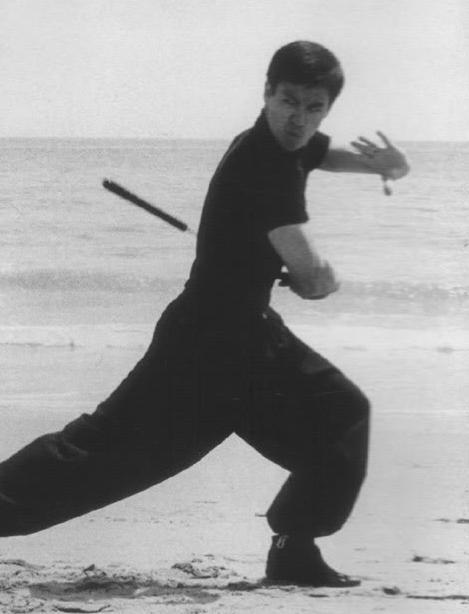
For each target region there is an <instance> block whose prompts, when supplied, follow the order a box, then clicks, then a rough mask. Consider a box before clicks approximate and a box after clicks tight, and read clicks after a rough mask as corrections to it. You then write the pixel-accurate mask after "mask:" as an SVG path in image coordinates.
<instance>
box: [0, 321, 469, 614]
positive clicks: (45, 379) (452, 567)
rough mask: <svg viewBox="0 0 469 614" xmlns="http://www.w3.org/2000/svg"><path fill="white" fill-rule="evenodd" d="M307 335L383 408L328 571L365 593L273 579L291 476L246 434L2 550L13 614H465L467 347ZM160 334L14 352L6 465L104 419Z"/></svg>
mask: <svg viewBox="0 0 469 614" xmlns="http://www.w3.org/2000/svg"><path fill="white" fill-rule="evenodd" d="M294 330H296V332H298V334H300V335H301V336H302V337H303V338H305V339H306V340H307V341H308V342H311V343H312V345H313V346H314V347H315V348H316V349H318V350H319V351H320V352H323V353H324V354H325V355H326V356H327V357H328V358H330V359H331V360H332V361H333V362H335V363H336V364H337V365H338V366H340V367H341V368H342V369H343V370H344V371H345V372H346V373H347V374H348V375H349V376H350V377H351V378H352V379H354V380H355V381H356V382H357V383H358V384H359V385H360V386H361V387H362V388H363V390H365V391H366V392H367V394H368V396H369V397H370V399H371V401H372V403H373V407H374V417H373V424H372V439H371V451H370V468H369V474H368V478H367V481H366V483H365V486H364V487H363V489H362V492H361V496H360V498H359V501H358V504H357V506H356V507H355V510H354V512H353V515H352V516H351V518H350V520H349V522H348V523H347V524H346V526H345V527H344V528H343V530H342V531H340V532H339V533H337V534H336V535H334V536H331V537H329V538H324V539H321V540H320V542H319V545H320V546H321V549H322V550H323V553H324V555H325V558H326V560H327V561H328V562H329V563H330V564H332V565H333V566H335V567H337V568H338V569H339V570H341V571H344V572H347V573H351V574H353V575H358V576H359V577H360V578H361V579H362V584H361V586H359V587H357V588H352V589H341V590H338V589H324V588H318V589H313V588H297V587H291V586H282V587H269V586H267V585H266V584H264V583H263V581H262V578H263V573H264V564H265V555H266V551H267V549H268V546H269V541H270V532H269V530H268V527H267V525H266V523H265V519H264V518H263V517H262V515H263V514H264V513H265V510H266V509H267V507H268V505H269V502H270V500H271V499H272V497H273V496H274V494H275V493H276V490H277V489H278V487H279V486H280V484H281V483H282V480H283V479H284V478H285V476H286V474H285V472H284V471H283V470H281V469H280V468H278V467H276V466H274V465H273V464H272V463H269V462H268V461H266V460H265V459H263V458H262V457H261V456H260V455H259V454H257V453H256V452H255V451H254V450H252V449H251V448H249V447H248V446H247V445H246V444H245V443H244V442H242V441H241V440H239V439H237V438H236V437H231V438H230V439H228V440H227V441H226V442H224V443H223V444H222V445H221V446H219V447H218V448H217V449H215V450H214V451H213V452H212V453H211V454H209V455H208V456H207V457H205V458H204V459H203V460H202V461H201V462H200V463H199V464H197V465H196V466H194V467H192V468H191V469H189V470H187V471H185V472H183V473H182V474H180V475H178V476H177V477H175V478H173V479H172V480H170V481H167V482H165V483H163V484H160V485H158V486H156V487H154V488H151V489H149V490H148V491H146V492H144V493H141V494H139V495H137V496H134V497H132V498H130V499H127V500H125V501H122V502H119V503H116V504H114V505H112V506H109V507H107V508H105V509H102V510H99V511H97V512H94V513H92V514H89V515H86V516H83V517H81V518H77V519H75V520H72V521H70V522H67V523H65V524H63V525H60V526H57V527H54V528H52V529H49V530H46V531H43V532H40V533H38V534H35V535H31V536H27V537H13V538H6V539H2V540H0V586H1V592H0V611H1V612H5V613H13V612H18V613H19V612H21V613H22V612H101V611H103V612H122V613H138V614H140V613H142V614H146V613H148V614H149V613H156V612H158V613H163V614H165V613H171V614H201V613H205V612H207V613H211V612H217V613H218V612H220V613H228V612H230V613H231V612H244V611H251V612H255V613H256V614H257V613H259V614H273V613H276V612H283V613H293V614H297V613H298V614H301V613H303V612H305V613H306V612H308V613H311V612H314V613H317V614H332V613H333V614H368V613H370V614H371V613H372V612H373V613H374V612H384V613H388V612H389V613H391V612H392V613H393V614H394V613H396V612H398V613H399V614H407V613H409V614H416V613H420V612H422V613H423V612H425V613H426V614H433V613H437V612H438V613H439V614H440V613H445V614H446V613H453V612H454V613H455V614H456V613H459V612H463V611H465V610H466V609H467V607H468V605H469V582H468V577H469V575H468V574H467V571H468V568H467V559H468V554H469V539H468V529H469V509H468V508H469V487H468V483H467V472H468V469H469V448H468V446H467V434H468V431H469V418H468V414H467V408H466V407H465V400H466V399H467V398H468V396H469V378H468V377H467V372H468V366H469V342H468V339H467V337H466V338H464V337H462V336H461V335H460V334H458V333H457V332H455V333H454V334H451V333H449V332H445V333H444V334H442V336H441V339H439V338H438V336H435V334H434V332H432V334H431V335H429V334H428V335H427V333H426V331H415V330H395V329H389V330H384V329H379V328H376V329H372V328H369V329H367V330H363V329H359V328H358V327H357V328H354V327H344V328H343V329H341V328H340V327H334V328H332V329H331V330H327V329H324V328H322V329H317V330H316V329H311V328H308V327H297V328H296V329H294ZM150 332H151V331H144V330H137V331H136V332H135V331H134V332H132V333H131V335H133V337H132V343H128V340H127V341H126V343H123V344H122V345H121V346H120V347H106V345H109V346H110V345H112V344H111V343H104V344H103V343H100V344H96V345H93V344H88V345H86V346H84V347H80V346H77V345H71V346H70V347H43V346H38V347H35V346H34V345H31V346H29V347H28V346H25V345H11V346H8V347H7V348H6V349H5V350H4V352H3V353H4V355H5V359H4V361H3V365H2V379H3V386H2V390H3V392H2V398H1V399H0V406H1V410H2V416H3V421H2V423H3V424H2V431H1V433H0V452H1V456H2V458H5V457H6V456H8V455H9V454H11V453H13V452H14V451H16V450H17V449H18V447H19V446H21V445H24V444H26V443H28V442H29V441H30V440H31V439H32V438H33V437H35V436H38V435H40V434H42V433H44V432H45V431H50V430H56V429H59V428H61V427H62V426H63V424H64V423H65V422H67V421H68V420H70V419H72V418H74V417H75V416H76V415H78V414H79V413H82V412H84V411H87V412H89V411H92V410H93V408H94V406H95V405H96V404H97V403H98V402H99V401H100V400H102V399H103V398H104V397H105V396H107V394H108V393H109V392H111V391H112V389H113V388H114V387H115V385H116V384H117V383H118V382H119V381H120V380H121V379H122V378H123V377H124V376H125V375H126V373H127V372H128V371H129V370H130V369H131V368H132V366H133V364H134V363H135V361H136V360H137V359H138V358H139V357H140V355H141V354H142V352H143V350H144V347H145V340H146V337H148V336H149V334H150ZM364 340H366V341H365V342H364ZM117 345H119V344H117Z"/></svg>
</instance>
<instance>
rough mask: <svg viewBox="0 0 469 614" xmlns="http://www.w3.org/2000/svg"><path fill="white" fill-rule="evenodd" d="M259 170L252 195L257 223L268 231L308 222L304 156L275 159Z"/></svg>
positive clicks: (255, 225)
mask: <svg viewBox="0 0 469 614" xmlns="http://www.w3.org/2000/svg"><path fill="white" fill-rule="evenodd" d="M257 170H258V172H257V173H256V175H255V180H254V181H253V184H252V188H251V193H250V198H249V201H250V202H249V208H250V217H251V221H252V224H253V225H254V227H255V228H256V229H257V230H259V231H261V232H268V231H270V230H273V229H274V228H278V227H280V226H288V225H290V224H302V223H304V222H307V221H308V219H309V218H308V214H307V212H306V202H305V195H304V189H305V170H304V167H303V164H302V163H301V161H300V159H299V158H294V157H292V158H290V159H274V160H273V161H272V160H271V161H270V162H268V163H267V164H266V165H262V166H260V167H259V168H258V169H257Z"/></svg>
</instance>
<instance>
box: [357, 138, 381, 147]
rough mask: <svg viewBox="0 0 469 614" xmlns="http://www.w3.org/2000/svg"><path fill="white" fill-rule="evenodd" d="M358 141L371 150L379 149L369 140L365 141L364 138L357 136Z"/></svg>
mask: <svg viewBox="0 0 469 614" xmlns="http://www.w3.org/2000/svg"><path fill="white" fill-rule="evenodd" d="M358 140H359V141H362V143H366V144H367V145H368V146H369V147H372V148H373V149H379V147H378V145H376V143H373V141H370V139H367V138H365V137H364V136H359V137H358Z"/></svg>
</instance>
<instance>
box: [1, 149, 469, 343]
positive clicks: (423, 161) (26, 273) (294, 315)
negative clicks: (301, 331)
mask: <svg viewBox="0 0 469 614" xmlns="http://www.w3.org/2000/svg"><path fill="white" fill-rule="evenodd" d="M226 146H227V143H226V142H221V141H202V140H201V141H195V140H192V141H191V140H138V139H128V140H112V139H111V140H95V139H73V140H62V139H2V140H0V225H1V226H0V227H1V241H0V312H1V316H2V317H1V321H0V348H1V347H3V349H2V350H1V351H2V353H3V352H5V351H6V350H7V347H8V345H11V344H20V345H21V344H37V345H41V344H43V345H67V344H72V345H78V346H79V345H86V344H87V343H91V342H93V343H100V342H102V343H103V345H109V344H110V343H111V340H112V339H114V342H115V343H117V344H119V343H122V344H126V343H131V342H132V339H133V337H132V335H131V334H130V335H126V334H124V333H125V332H126V331H127V332H131V331H141V330H143V329H150V328H151V327H152V326H153V323H154V321H155V320H156V319H157V317H158V316H159V314H160V313H161V311H162V310H163V309H164V307H165V305H166V304H167V303H168V302H169V301H170V300H171V299H172V298H174V297H175V296H176V295H177V294H178V292H179V291H180V290H181V289H182V287H183V284H184V281H185V279H186V277H187V274H188V271H189V268H190V265H191V262H192V259H193V256H194V247H195V238H194V237H193V236H191V235H190V234H189V233H183V232H181V231H179V230H177V229H175V228H173V227H171V226H169V225H168V224H166V223H165V222H163V221H161V220H158V219H156V218H154V217H152V216H150V215H149V214H148V213H146V212H145V211H142V210H141V209H138V208H137V207H135V206H134V205H132V204H130V203H128V202H126V201H124V200H122V199H120V198H118V197H117V196H115V195H114V194H111V193H109V192H107V191H106V190H104V189H103V187H102V180H103V179H104V178H108V179H112V180H114V181H116V182H118V183H120V184H121V185H123V186H124V187H126V188H127V189H128V190H130V191H132V192H134V193H136V194H138V195H139V196H140V197H142V198H144V199H146V200H148V201H149V202H150V203H153V204H154V205H156V206H158V207H160V208H162V209H164V210H166V211H167V212H169V213H171V214H172V215H174V216H176V217H178V218H180V219H181V220H183V221H184V222H186V223H187V224H189V226H190V227H191V228H192V229H194V230H195V231H196V230H197V226H198V221H199V218H200V213H201V209H202V204H203V200H204V196H205V193H206V190H207V186H208V182H209V180H210V177H211V175H212V174H213V171H214V170H215V167H216V165H217V163H218V161H219V159H220V157H221V155H222V154H223V152H224V150H225V149H226ZM402 146H403V147H404V149H405V150H406V152H407V154H408V156H409V158H410V161H411V164H412V172H411V174H410V175H409V176H408V177H407V178H405V179H404V180H402V181H399V182H397V183H396V185H395V190H394V194H393V195H392V196H385V195H384V194H383V192H382V188H381V185H380V180H379V178H377V177H375V176H371V175H354V174H337V173H327V172H322V171H315V172H313V173H312V174H311V175H310V178H309V182H308V187H307V200H308V212H309V216H310V218H311V223H312V226H313V229H314V233H315V237H316V243H317V247H318V249H319V251H320V252H321V253H322V254H323V255H324V256H325V257H327V258H328V260H329V261H330V262H331V264H332V265H333V267H334V268H335V270H336V272H337V274H338V276H339V278H340V280H341V290H340V292H338V293H337V294H335V295H334V296H332V297H330V298H328V299H327V300H323V301H302V300H301V299H299V298H298V297H296V296H295V295H293V294H292V293H291V292H289V291H288V289H281V288H278V289H275V290H274V293H273V304H274V306H275V307H277V308H278V309H279V310H280V311H281V312H282V314H283V315H284V317H285V319H286V320H287V321H288V322H289V323H291V324H292V325H296V326H302V327H305V326H306V327H307V326H318V327H324V326H326V327H327V329H328V330H332V329H333V328H334V327H342V328H343V327H348V328H350V327H354V326H355V327H356V326H358V325H359V326H360V327H365V328H366V327H373V328H374V329H375V330H376V328H378V329H381V330H383V331H384V330H388V331H389V330H391V331H392V329H393V328H399V329H403V328H404V329H407V330H409V331H427V332H428V334H431V333H432V331H435V330H440V331H441V330H447V331H452V339H453V341H454V340H456V341H457V340H459V345H461V346H463V347H467V346H469V341H468V328H469V324H468V323H469V319H468V315H469V264H468V263H469V205H468V191H469V189H468V180H467V169H468V168H469V143H464V142H460V143H455V142H453V143H443V142H415V143H412V142H409V143H403V144H402ZM233 240H234V241H235V240H236V238H233ZM116 331H118V332H116ZM456 345H457V343H456Z"/></svg>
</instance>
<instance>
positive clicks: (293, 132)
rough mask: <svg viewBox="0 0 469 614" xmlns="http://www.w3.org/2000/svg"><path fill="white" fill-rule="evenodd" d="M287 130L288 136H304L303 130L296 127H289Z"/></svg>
mask: <svg viewBox="0 0 469 614" xmlns="http://www.w3.org/2000/svg"><path fill="white" fill-rule="evenodd" d="M285 132H286V134H287V136H289V137H290V138H292V139H302V138H303V137H304V133H303V131H302V130H298V129H295V128H287V129H286V130H285Z"/></svg>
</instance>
